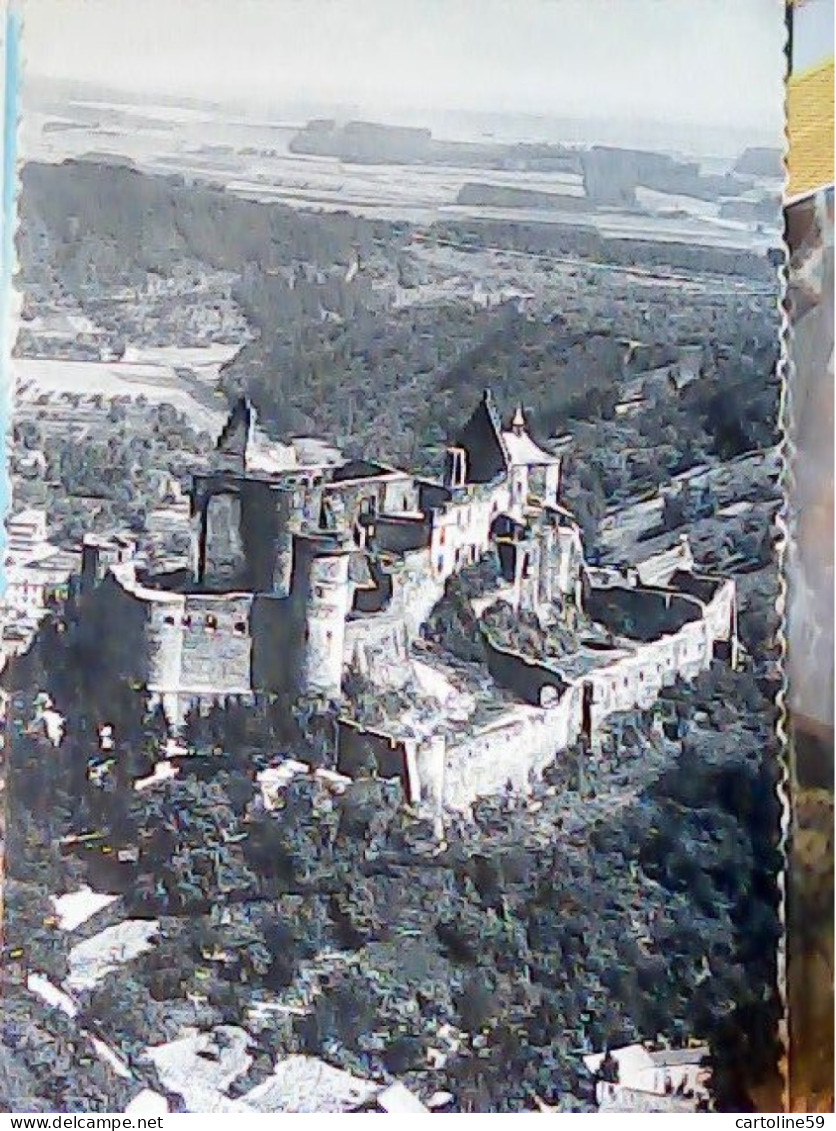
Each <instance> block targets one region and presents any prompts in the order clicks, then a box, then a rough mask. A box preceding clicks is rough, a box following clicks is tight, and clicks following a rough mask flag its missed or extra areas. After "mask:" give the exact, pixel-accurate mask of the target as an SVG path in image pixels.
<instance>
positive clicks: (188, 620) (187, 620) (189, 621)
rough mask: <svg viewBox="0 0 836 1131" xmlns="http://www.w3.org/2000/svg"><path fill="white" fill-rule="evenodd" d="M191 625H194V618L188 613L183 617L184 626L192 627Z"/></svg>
mask: <svg viewBox="0 0 836 1131" xmlns="http://www.w3.org/2000/svg"><path fill="white" fill-rule="evenodd" d="M191 625H192V618H191V617H190V616H189V615H188V614H187V615H186V616H184V617H183V627H184V628H191Z"/></svg>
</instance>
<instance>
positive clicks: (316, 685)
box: [288, 532, 352, 699]
mask: <svg viewBox="0 0 836 1131" xmlns="http://www.w3.org/2000/svg"><path fill="white" fill-rule="evenodd" d="M351 552H352V545H351V542H350V539H348V538H347V537H346V536H345V534H344V533H342V532H340V533H336V532H335V533H331V532H329V533H327V534H323V533H321V532H319V533H316V534H297V535H296V537H295V539H294V560H293V576H292V580H291V590H290V601H291V620H292V625H293V633H292V638H291V639H290V640H289V641H288V644H289V648H290V649H292V650H294V651H295V652H296V655H295V657H294V658H293V667H294V671H295V680H294V682H295V684H296V690H297V691H298V693H299V694H301V695H324V696H327V697H329V698H334V699H337V698H339V696H340V693H341V688H342V676H343V649H344V645H345V621H346V617H347V616H348V613H349V610H350V608H351V585H350V583H349V577H348V563H349V559H350V557H351Z"/></svg>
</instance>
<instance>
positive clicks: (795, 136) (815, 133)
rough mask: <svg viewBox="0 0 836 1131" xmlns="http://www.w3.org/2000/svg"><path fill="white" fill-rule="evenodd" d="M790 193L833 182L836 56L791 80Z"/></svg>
mask: <svg viewBox="0 0 836 1131" xmlns="http://www.w3.org/2000/svg"><path fill="white" fill-rule="evenodd" d="M787 133H788V138H789V154H788V157H787V166H788V170H787V171H788V179H787V197H788V199H790V200H793V199H795V198H796V197H798V196H802V195H804V194H805V193H809V192H814V191H815V190H816V189H818V188H822V187H823V186H824V185H830V184H833V157H834V149H833V60H832V59H829V60H827V61H826V62H824V63H821V64H820V65H819V66H817V67H812V68H811V69H810V70H807V71H803V72H802V73H801V74H799V75H792V76H791V77H790V79H789V82H788V83H787Z"/></svg>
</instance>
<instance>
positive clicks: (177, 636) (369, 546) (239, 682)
mask: <svg viewBox="0 0 836 1131" xmlns="http://www.w3.org/2000/svg"><path fill="white" fill-rule="evenodd" d="M253 429H254V412H253V409H252V407H251V405H250V404H249V403H248V402H247V401H246V400H242V401H240V402H239V403H238V404H237V405H236V406H235V408H234V409H233V411H232V413H231V414H230V417H229V420H228V422H227V424H226V426H225V428H224V430H223V432H222V434H221V437H220V439H219V441H218V445H217V448H216V451H215V453H214V456H213V461H212V465H211V467H210V469H209V471H207V472H206V473H202V474H197V475H195V476H194V478H193V482H192V488H191V505H190V513H191V519H190V522H191V555H190V562H189V567H188V569H184V570H180V571H176V572H170V573H166V574H161V573H155V572H154V571H153V569H152V568H151V566H150V565H149V563H147V562H144V561H143V560H142V559H141V558H139V557H138V556H137V555H136V553H135V552H134V550H133V547H132V546H131V544H130V543H129V542H126V541H124V540H118V539H116V540H105V541H102V540H97V539H94V538H88V539H86V540H85V544H84V552H83V563H82V578H81V593H82V609H83V603H84V602H85V601H87V602H93V601H95V602H109V604H110V608H111V614H112V623H113V624H118V625H119V630H120V632H122V633H124V634H125V635H126V637H127V638H128V644H129V646H128V648H127V652H128V654H130V655H131V656H132V657H133V661H132V662H133V670H131V671H130V672H129V673H128V674H129V676H130V678H131V680H132V681H134V682H135V683H136V684H137V685H141V686H142V687H143V688H144V690H145V692H146V693H147V694H148V695H149V696H150V697H151V698H152V699H153V700H156V701H158V702H160V703H161V704H162V705H163V707H164V709H165V711H166V713H167V715H168V717H169V718H170V719H171V720H172V722H173V723H174V724H175V725H176V724H178V723H180V722H182V720H183V718H184V717H185V713H186V711H187V710H188V709H189V708H190V707H192V706H195V705H198V706H200V705H204V704H212V703H217V702H223V701H224V700H228V699H230V698H244V699H247V698H253V697H255V696H258V695H268V696H279V697H282V698H283V699H284V700H285V701H286V702H287V703H289V704H290V703H293V702H296V701H299V700H300V699H306V700H308V701H314V702H319V703H321V704H323V707H324V706H325V705H328V706H329V707H332V708H334V709H336V710H337V712H338V713H339V714H340V723H339V726H338V728H337V731H338V739H337V743H338V749H337V750H336V751H335V757H336V759H337V762H338V765H339V767H340V769H342V770H344V772H347V773H354V774H356V773H360V772H369V767H370V766H371V772H376V773H379V774H380V775H381V776H398V777H400V778H401V780H402V782H403V784H404V788H405V792H406V795H407V797H408V798H409V800H410V801H411V802H412V803H413V804H415V805H417V806H423V807H425V808H427V809H429V810H430V811H432V812H433V813H434V814H436V815H438V814H440V813H441V811H442V810H443V809H444V808H454V809H458V810H467V809H468V808H469V806H470V805H471V804H472V802H473V801H474V800H475V798H477V797H478V796H482V795H485V794H489V793H493V792H497V791H501V790H503V789H504V788H506V787H509V786H510V788H512V789H514V790H521V791H524V790H526V789H527V788H528V786H529V784H530V782H531V781H532V780H533V779H534V778H536V777H537V776H538V775H540V774H541V773H542V772H543V770H544V769H545V768H546V767H547V766H548V765H549V763H550V762H552V761H554V759H555V757H556V756H557V755H558V754H559V752H560V751H561V750H563V749H565V748H566V747H567V746H569V745H571V744H572V743H573V742H575V741H577V740H578V738H579V737H580V738H584V739H585V740H587V741H588V742H590V743H594V739H595V735H596V733H597V732H598V731H599V730H600V727H601V725H602V724H603V721H604V720H605V719H606V718H607V716H609V715H611V714H614V713H616V712H620V711H627V710H635V709H643V708H647V707H649V706H650V705H652V703H653V702H654V701H655V699H656V698H657V697H658V695H659V693H660V691H661V689H662V687H663V686H665V685H667V684H669V683H671V682H673V681H675V680H676V679H678V678H686V679H687V678H692V677H693V676H695V675H696V674H697V673H698V672H699V671H701V670H703V669H704V668H706V667H707V666H708V665H709V664H710V663H711V661H712V659H713V658H714V657H715V655H718V654H722V655H724V656H727V657H729V658H730V659H731V661H732V662H734V657H735V651H736V641H737V632H736V616H737V613H736V599H735V587H734V582H733V581H732V580H730V579H723V578H717V577H709V576H706V575H703V574H700V573H698V572H696V571H695V569H694V563H693V560H692V559H691V558H690V553H689V550H688V547H687V543H682V544H681V545H680V546H679V547H677V548H675V549H674V550H673V551H671V552H670V553H668V554H666V555H661V556H657V558H656V559H654V560H653V561H650V562H646V563H642V565H641V566H640V568H634V569H629V570H626V571H624V572H618V571H612V570H600V569H599V570H596V569H592V568H591V567H589V566H588V565H587V564H586V562H585V560H584V552H583V544H582V539H581V534H580V530H579V527H578V524H577V522H576V521H575V519H574V517H573V516H572V514H571V513H570V512H569V511H567V510H566V509H565V508H564V507H563V506H562V505H561V502H560V473H561V464H560V459H559V457H557V456H555V455H552V454H551V453H549V452H547V451H545V450H543V449H542V448H541V447H540V446H538V445H537V444H536V443H535V442H534V440H533V439H532V438H531V436H530V435H529V433H528V430H527V427H526V422H525V418H524V415H523V412H522V409H521V408H518V410H517V412H516V413H515V415H514V417H513V420H512V421H511V422H510V424H509V425H508V426H507V427H504V426H503V424H502V422H501V420H500V418H499V416H498V413H497V411H496V408H495V406H494V402H493V399H492V396H491V394H490V392H485V394H484V395H483V397H482V398H481V400H480V401H479V403H478V404H477V406H476V408H475V409H474V411H473V413H472V415H471V417H470V418H469V420H468V421H467V423H466V425H465V426H464V428H463V429H462V431H461V433H460V435H459V437H458V439H457V441H456V442H455V444H453V445H452V446H450V447H449V448H448V449H447V451H446V456H445V466H444V470H443V474H442V475H441V476H440V477H439V478H438V479H429V478H422V477H420V476H417V475H414V474H412V473H411V472H408V471H403V470H400V469H397V468H393V467H389V466H386V465H383V464H379V463H375V462H371V461H367V460H349V461H346V462H343V463H341V464H336V465H322V466H310V467H292V468H290V469H288V470H286V471H276V472H273V473H267V472H264V471H260V470H256V469H255V468H254V467H253V466H252V465H251V462H250V458H249V457H250V453H251V445H252V436H253ZM486 560H490V561H491V563H492V572H491V578H492V580H491V581H489V582H486V583H485V585H484V587H483V590H482V591H481V592H479V593H478V594H477V595H475V596H473V597H472V599H471V601H470V604H471V607H472V612H473V616H474V618H475V622H476V623H477V626H478V627H477V632H478V633H479V634H480V636H481V641H482V645H483V647H484V649H485V655H486V666H487V671H488V673H489V679H490V680H491V681H493V684H494V686H495V687H496V688H497V689H498V690H499V691H501V695H500V697H499V704H498V706H496V705H495V707H496V709H494V710H492V711H491V712H490V717H486V712H485V711H484V710H482V709H480V706H481V705H480V701H479V700H480V695H479V692H478V689H477V690H476V691H475V692H473V691H471V692H468V690H467V689H466V688H464V689H463V688H462V682H461V680H460V679H459V678H458V676H459V674H460V673H458V672H457V671H456V670H455V665H454V666H453V667H449V666H445V659H444V657H443V656H441V655H437V654H433V652H432V650H431V649H430V650H428V649H427V648H426V642H425V641H424V640H423V632H424V629H425V626H426V624H427V622H428V619H429V618H430V616H431V613H432V611H433V609H434V608H436V607H437V606H438V603H439V601H441V600H442V598H443V597H444V595H445V591H446V588H447V586H448V583H449V582H450V580H451V579H452V578H455V577H458V576H460V575H463V574H464V573H465V572H466V571H468V570H469V569H472V567H477V566H478V564H479V563H481V562H485V561H486ZM497 601H501V602H503V603H504V604H505V605H507V606H510V607H511V609H513V610H515V612H516V613H517V614H520V615H522V614H523V613H524V614H526V615H532V616H535V617H537V618H539V620H541V621H542V622H543V623H550V622H551V623H554V622H561V621H567V622H569V621H573V620H577V618H578V617H579V616H580V615H581V614H582V615H583V617H585V618H587V620H588V621H592V622H595V624H596V625H597V626H599V627H600V628H601V632H600V633H598V634H596V636H595V639H589V640H584V639H580V640H579V641H578V646H577V648H576V649H575V650H574V651H573V652H572V654H570V655H567V656H564V657H563V658H562V659H560V660H554V659H551V660H548V661H545V660H543V659H542V657H537V656H528V655H525V654H522V653H521V652H519V651H517V650H515V649H513V648H509V647H508V646H507V645H503V644H502V643H501V642H499V641H496V640H494V639H493V637H492V636H491V633H490V632H489V631H488V630H487V628H483V627H482V623H483V622H482V618H483V615H484V613H485V611H486V610H487V609H489V608H490V607H491V605H493V604H495V602H497ZM349 672H354V673H360V674H361V675H362V676H363V678H364V679H366V680H367V681H369V682H370V683H371V684H373V685H376V686H379V687H381V688H386V687H394V688H401V689H403V688H407V689H409V688H413V689H415V688H417V689H419V691H420V697H421V702H422V704H423V708H424V709H423V710H422V712H420V713H419V714H420V717H419V714H415V716H414V717H413V716H412V715H410V713H409V712H406V713H405V715H404V717H403V718H400V719H397V720H392V723H391V725H386V726H382V727H378V726H374V727H372V726H367V725H364V724H363V723H362V722H361V721H357V719H356V718H353V717H352V716H351V713H350V712H348V711H344V710H342V706H341V705H342V704H343V703H344V683H345V680H346V676H347V674H348V673H349ZM427 704H430V705H431V706H430V707H429V708H428V707H427ZM433 704H434V706H432V705H433Z"/></svg>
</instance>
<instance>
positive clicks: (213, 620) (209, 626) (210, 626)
mask: <svg viewBox="0 0 836 1131" xmlns="http://www.w3.org/2000/svg"><path fill="white" fill-rule="evenodd" d="M204 623H205V625H206V631H207V632H214V631H215V629H216V628H217V627H218V618H217V617H216V616H215V615H214V614H213V613H208V614H207V616H206V620H205V622H204Z"/></svg>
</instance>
